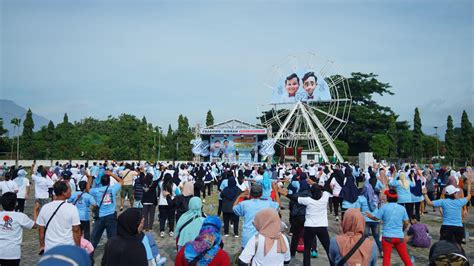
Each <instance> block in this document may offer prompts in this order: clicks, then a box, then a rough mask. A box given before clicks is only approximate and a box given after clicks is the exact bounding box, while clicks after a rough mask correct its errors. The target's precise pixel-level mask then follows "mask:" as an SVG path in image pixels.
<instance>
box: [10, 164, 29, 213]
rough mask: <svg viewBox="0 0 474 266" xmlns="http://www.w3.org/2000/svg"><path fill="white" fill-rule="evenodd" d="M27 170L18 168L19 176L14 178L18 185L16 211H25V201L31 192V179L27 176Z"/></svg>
mask: <svg viewBox="0 0 474 266" xmlns="http://www.w3.org/2000/svg"><path fill="white" fill-rule="evenodd" d="M26 175H27V172H26V171H25V170H24V169H20V170H18V176H17V177H16V178H15V179H14V180H13V181H15V182H16V184H17V186H18V192H17V193H16V198H17V205H16V207H15V211H17V212H24V210H25V201H26V199H27V198H28V194H29V193H30V181H29V179H28V178H27V177H26Z"/></svg>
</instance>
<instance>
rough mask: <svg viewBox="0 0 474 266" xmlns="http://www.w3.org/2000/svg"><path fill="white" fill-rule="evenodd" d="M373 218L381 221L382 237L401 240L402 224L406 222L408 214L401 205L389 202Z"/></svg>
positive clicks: (402, 235)
mask: <svg viewBox="0 0 474 266" xmlns="http://www.w3.org/2000/svg"><path fill="white" fill-rule="evenodd" d="M374 216H375V217H377V218H378V219H379V220H382V221H383V230H382V236H384V237H394V238H403V237H404V234H403V222H404V221H408V214H407V211H406V210H405V208H404V207H403V206H402V205H399V204H397V203H394V202H389V203H386V204H384V205H382V207H380V209H378V210H377V211H375V212H374Z"/></svg>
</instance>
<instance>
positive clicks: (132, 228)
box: [102, 208, 148, 266]
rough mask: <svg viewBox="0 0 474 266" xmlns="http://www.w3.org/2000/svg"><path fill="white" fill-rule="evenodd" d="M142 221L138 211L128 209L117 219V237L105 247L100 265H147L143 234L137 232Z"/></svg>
mask: <svg viewBox="0 0 474 266" xmlns="http://www.w3.org/2000/svg"><path fill="white" fill-rule="evenodd" d="M141 220H142V214H141V211H140V210H139V209H136V208H130V209H127V210H126V211H124V212H123V213H122V214H120V216H119V217H118V221H117V236H114V237H112V238H110V239H109V240H108V241H107V244H106V245H105V250H104V255H103V257H102V265H114V266H115V265H120V266H122V265H123V266H125V265H144V266H146V265H148V260H147V256H146V250H145V246H143V243H142V240H143V238H144V234H143V233H139V232H138V226H139V225H140V222H141Z"/></svg>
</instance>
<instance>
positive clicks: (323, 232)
mask: <svg viewBox="0 0 474 266" xmlns="http://www.w3.org/2000/svg"><path fill="white" fill-rule="evenodd" d="M316 236H317V237H318V239H319V241H320V242H321V244H322V245H323V248H324V250H325V251H326V254H327V255H329V233H328V228H327V227H326V226H324V227H305V228H304V253H303V265H304V266H310V265H311V254H310V252H311V244H312V243H313V241H314V239H315V237H316Z"/></svg>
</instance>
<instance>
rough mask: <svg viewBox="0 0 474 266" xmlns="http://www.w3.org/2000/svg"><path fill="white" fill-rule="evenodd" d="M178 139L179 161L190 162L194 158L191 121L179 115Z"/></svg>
mask: <svg viewBox="0 0 474 266" xmlns="http://www.w3.org/2000/svg"><path fill="white" fill-rule="evenodd" d="M176 137H177V141H178V147H177V148H178V150H177V159H178V160H190V159H191V158H192V152H191V143H190V142H191V140H192V139H193V134H192V131H191V128H190V127H189V121H188V118H187V117H186V116H183V115H179V117H178V129H177V130H176Z"/></svg>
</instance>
